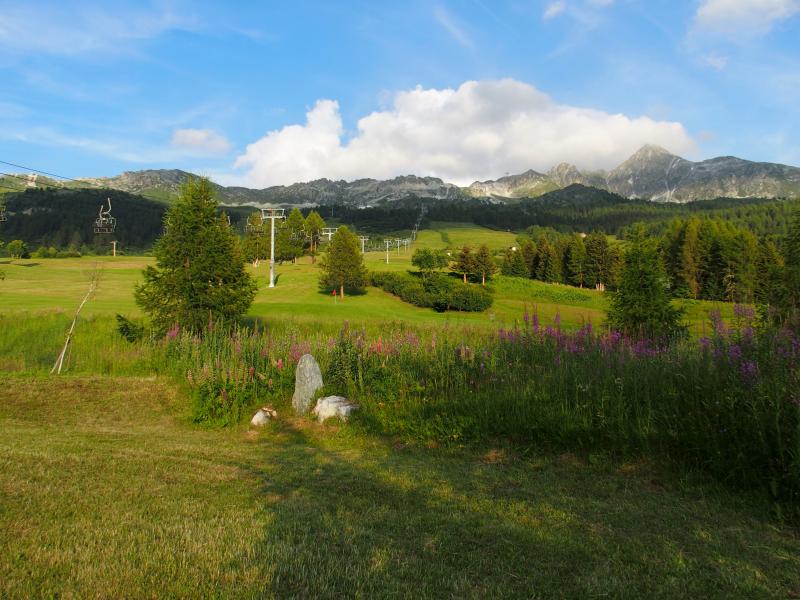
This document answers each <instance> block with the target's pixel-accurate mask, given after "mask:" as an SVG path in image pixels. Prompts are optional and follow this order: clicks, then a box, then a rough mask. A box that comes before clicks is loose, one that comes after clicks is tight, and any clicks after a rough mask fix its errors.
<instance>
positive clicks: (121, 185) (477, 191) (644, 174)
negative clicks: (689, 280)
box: [84, 144, 800, 207]
mask: <svg viewBox="0 0 800 600" xmlns="http://www.w3.org/2000/svg"><path fill="white" fill-rule="evenodd" d="M192 176H194V175H193V174H192V173H189V172H188V171H183V170H180V169H147V170H141V171H125V172H124V173H121V174H120V175H117V176H115V177H100V178H87V179H85V180H84V181H87V182H90V183H91V184H93V185H96V186H104V187H109V188H112V189H118V190H122V191H126V192H131V193H139V194H146V195H150V196H154V197H158V198H161V199H162V200H164V201H168V200H170V199H171V198H172V197H174V196H175V195H176V194H177V192H178V191H179V189H180V186H181V184H182V183H183V182H184V181H185V180H186V179H187V178H188V177H192ZM573 184H580V185H583V186H588V187H594V188H598V189H601V190H605V191H609V192H612V193H614V194H618V195H620V196H623V197H625V198H640V199H645V200H652V201H657V202H692V201H695V200H702V199H710V198H718V197H731V198H744V197H763V198H783V197H795V196H800V168H798V167H793V166H789V165H783V164H779V163H766V162H755V161H748V160H744V159H741V158H738V157H735V156H718V157H715V158H711V159H707V160H703V161H697V162H694V161H690V160H687V159H685V158H682V157H680V156H677V155H674V154H672V153H670V152H669V151H668V150H666V149H664V148H662V147H660V146H655V145H652V144H648V145H645V146H643V147H642V148H640V149H639V150H637V151H636V152H635V153H634V154H632V155H631V156H630V157H629V158H628V159H626V160H625V161H623V162H622V163H620V164H619V165H618V166H617V167H615V168H614V169H611V170H610V171H583V170H581V169H579V168H578V167H576V166H575V165H573V164H571V163H566V162H564V163H560V164H558V165H555V166H553V167H552V168H551V169H549V170H548V171H547V172H546V173H542V172H539V171H536V170H534V169H528V170H527V171H524V172H523V173H519V174H506V175H504V176H502V177H499V178H497V179H494V180H486V181H475V182H474V183H472V184H471V185H469V186H466V187H459V186H457V185H455V184H452V183H448V182H445V181H443V180H442V179H440V178H438V177H421V176H417V175H401V176H398V177H394V178H392V179H387V180H378V179H371V178H363V179H356V180H354V181H349V182H348V181H344V180H338V181H337V180H332V179H327V178H322V179H316V180H314V181H308V182H298V183H293V184H290V185H278V186H271V187H267V188H263V189H252V188H247V187H242V186H222V185H219V184H216V183H215V184H214V187H215V189H216V191H217V193H218V196H219V199H220V201H221V202H222V203H223V204H227V205H242V204H248V205H262V206H267V205H289V206H291V205H300V206H303V205H306V206H310V205H329V204H346V205H351V206H362V207H363V206H376V205H378V206H379V205H384V204H391V203H393V202H397V201H400V200H406V199H416V198H420V199H434V200H458V199H461V198H469V197H478V198H488V199H491V200H492V201H495V202H514V201H518V200H519V199H521V198H537V197H540V196H542V195H544V194H547V193H549V192H553V191H556V190H560V189H564V188H566V187H568V186H571V185H573Z"/></svg>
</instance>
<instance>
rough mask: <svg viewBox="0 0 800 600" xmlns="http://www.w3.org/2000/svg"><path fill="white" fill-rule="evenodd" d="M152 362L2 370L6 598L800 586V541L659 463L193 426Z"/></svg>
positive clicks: (294, 427)
mask: <svg viewBox="0 0 800 600" xmlns="http://www.w3.org/2000/svg"><path fill="white" fill-rule="evenodd" d="M186 407H187V404H186V401H185V399H184V398H182V397H180V395H177V394H176V392H175V390H174V389H173V388H172V387H170V386H169V385H166V384H165V383H164V382H162V381H159V380H154V379H150V378H71V377H67V378H59V379H30V378H20V377H7V376H6V377H3V378H2V380H0V498H2V510H0V596H3V597H11V598H23V597H25V598H27V597H60V598H84V597H89V596H91V597H106V598H111V597H197V598H207V597H225V598H229V597H230V598H233V597H237V598H241V597H266V598H293V597H307V598H310V597H313V598H341V597H362V598H384V597H412V596H413V597H417V598H448V597H458V598H486V597H507V598H519V597H531V596H533V597H568V598H589V597H599V596H604V597H605V596H607V597H629V598H642V597H662V598H743V597H752V598H756V597H758V598H786V597H792V596H793V595H796V594H797V592H798V591H800V541H798V539H797V537H796V536H794V535H792V534H791V532H788V531H783V530H781V529H779V528H776V527H774V526H773V525H770V524H768V523H767V522H766V521H765V520H764V519H763V518H762V517H761V515H760V514H759V513H758V512H754V510H753V509H752V508H748V505H747V504H746V503H740V502H739V501H737V500H735V499H733V498H732V497H730V496H729V495H728V494H727V493H726V492H724V491H721V490H718V489H716V488H713V487H709V486H707V485H703V486H699V487H698V486H696V485H695V484H693V483H688V482H686V481H683V482H681V481H679V480H677V479H675V478H674V477H673V476H671V475H669V473H665V472H664V471H662V470H661V469H659V468H657V467H655V466H653V465H651V464H648V463H645V462H639V461H636V462H623V463H615V462H612V461H608V460H605V459H602V458H600V457H595V458H594V459H592V460H591V461H586V460H584V459H580V458H576V457H575V456H572V455H562V456H558V457H539V456H528V457H523V456H520V455H518V454H516V453H515V452H514V451H513V450H511V449H509V448H506V447H504V446H502V445H501V446H495V447H487V448H482V449H475V450H470V451H466V450H459V451H444V450H436V449H431V450H428V449H420V448H413V447H408V446H403V445H402V444H398V443H395V442H393V441H392V440H382V439H375V438H372V437H369V436H364V435H361V434H359V433H357V432H356V431H354V430H353V429H352V428H349V427H344V428H341V427H339V426H337V425H326V426H320V425H316V424H313V423H311V422H308V421H305V420H302V419H293V418H288V417H287V415H286V414H284V413H283V412H281V414H280V417H279V421H278V422H277V423H276V424H274V425H271V426H269V427H268V428H267V429H265V430H264V431H260V432H259V431H254V430H251V429H250V428H248V427H246V426H242V427H236V428H229V429H223V430H204V429H198V428H197V427H194V426H192V425H190V424H189V423H188V419H187V414H186V410H187V408H186Z"/></svg>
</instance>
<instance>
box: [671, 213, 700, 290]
mask: <svg viewBox="0 0 800 600" xmlns="http://www.w3.org/2000/svg"><path fill="white" fill-rule="evenodd" d="M699 237H700V222H699V221H698V220H697V219H691V220H689V221H688V222H687V223H686V225H685V227H684V228H683V236H682V238H683V239H682V240H681V241H682V243H681V247H680V255H679V257H678V278H677V279H678V281H677V282H676V283H677V285H676V287H677V289H678V290H680V291H685V294H681V295H686V296H688V297H689V298H694V299H697V298H699V297H700V281H699V268H698V264H697V259H698V255H699Z"/></svg>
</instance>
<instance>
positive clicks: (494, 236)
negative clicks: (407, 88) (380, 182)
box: [0, 223, 731, 331]
mask: <svg viewBox="0 0 800 600" xmlns="http://www.w3.org/2000/svg"><path fill="white" fill-rule="evenodd" d="M483 243H486V244H488V245H489V246H490V247H492V248H493V249H501V248H505V247H507V246H509V245H512V244H514V243H515V236H514V234H511V233H505V232H497V231H492V230H489V229H485V228H482V227H477V226H474V225H458V224H455V225H453V224H447V226H446V227H445V226H443V225H440V224H437V223H433V224H432V228H431V229H426V230H423V231H421V232H420V234H419V238H418V241H417V244H416V246H415V247H428V248H442V249H443V248H451V249H455V248H459V247H461V246H463V245H464V244H470V245H472V246H473V247H475V246H477V245H480V244H483ZM365 259H366V263H367V266H368V268H370V269H373V270H383V269H386V270H408V269H412V266H411V250H405V249H402V248H401V249H400V251H399V252H398V251H397V250H396V249H394V250H392V251H391V252H390V253H389V263H388V264H386V254H385V253H384V252H369V253H367V254H366V257H365ZM152 260H153V259H152V258H147V257H125V256H123V257H117V258H111V257H84V258H80V259H34V260H15V261H11V260H8V259H7V260H5V261H2V263H0V269H2V270H3V271H5V274H6V280H5V281H3V283H2V284H0V311H3V312H7V311H14V312H18V311H46V310H53V309H56V310H62V311H73V310H74V308H75V307H76V306H77V304H78V302H79V301H80V299H81V298H82V297H83V295H84V293H85V290H86V288H87V281H88V273H89V272H90V271H93V270H95V269H100V270H101V272H102V279H101V282H100V286H99V288H98V291H97V293H96V295H95V297H94V298H93V300H92V301H91V302H90V303H88V304H87V305H86V308H85V311H86V314H87V315H90V314H114V313H122V314H125V315H136V314H138V309H137V307H136V305H135V303H134V300H133V295H132V290H133V286H134V285H135V283H136V282H137V281H138V280H139V279H140V276H141V275H140V274H141V270H142V269H143V268H144V267H145V266H146V265H148V264H151V263H152ZM268 268H269V267H268V265H267V264H266V263H262V265H261V266H259V268H258V269H256V270H254V274H255V276H256V279H257V282H258V285H259V292H258V295H257V296H256V299H255V302H254V303H253V306H252V307H251V310H250V314H251V315H253V316H258V317H264V318H267V319H280V320H286V319H291V320H296V321H304V322H312V321H323V322H326V323H329V324H331V325H333V326H338V325H340V324H341V323H343V322H345V321H349V322H351V323H359V324H361V323H365V324H380V323H384V322H387V321H402V322H405V323H410V324H417V325H449V326H458V327H461V326H470V327H473V326H476V327H484V328H486V327H491V328H495V327H500V326H508V325H511V324H513V323H514V321H518V320H519V319H520V318H521V316H522V314H523V312H524V311H525V309H526V308H528V309H529V310H534V309H535V310H537V311H538V312H539V314H540V315H541V317H542V318H543V320H545V321H549V320H552V319H553V318H554V317H555V315H556V314H557V313H558V314H560V316H561V320H562V323H563V324H564V326H566V327H577V326H580V325H582V324H584V323H586V322H588V321H591V322H593V323H595V324H598V323H601V322H602V321H603V319H604V315H605V307H606V302H607V301H606V299H605V298H604V297H603V296H602V294H600V293H598V292H595V291H594V290H578V289H575V288H571V287H569V286H561V285H549V284H544V283H541V282H536V281H532V280H531V281H529V280H520V279H513V278H505V277H497V278H496V279H495V281H494V282H493V283H492V286H493V287H494V289H495V291H496V293H495V304H494V306H493V307H492V308H491V309H489V310H488V311H486V312H485V313H453V312H449V313H444V314H438V313H436V312H434V311H432V310H430V309H422V308H417V307H414V306H411V305H409V304H407V303H405V302H402V301H401V300H399V299H397V298H396V297H394V296H392V295H391V294H388V293H386V292H384V291H382V290H380V289H376V288H370V289H369V290H368V293H367V294H365V295H362V296H352V297H348V298H346V299H345V300H344V301H341V300H339V301H337V302H334V299H333V298H332V297H330V296H328V295H326V294H324V293H320V291H319V290H318V287H317V277H318V269H317V267H316V266H315V265H312V264H311V263H310V259H309V258H308V257H304V258H301V259H299V260H298V263H297V264H289V263H286V264H283V265H279V266H277V267H276V272H277V275H278V281H277V287H276V288H274V289H269V288H267V282H268V273H269V271H268ZM687 308H688V311H687V320H688V321H689V322H690V323H691V324H692V327H693V328H694V329H695V331H700V330H701V329H702V327H703V323H704V321H706V320H707V315H708V312H709V311H710V310H711V309H712V308H720V309H721V310H722V312H723V314H725V315H729V314H730V312H731V309H730V306H729V305H726V304H724V303H709V302H692V303H688V304H687Z"/></svg>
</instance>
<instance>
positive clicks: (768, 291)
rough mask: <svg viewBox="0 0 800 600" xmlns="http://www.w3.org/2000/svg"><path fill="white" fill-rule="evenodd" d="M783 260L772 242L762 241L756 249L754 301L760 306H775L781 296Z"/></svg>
mask: <svg viewBox="0 0 800 600" xmlns="http://www.w3.org/2000/svg"><path fill="white" fill-rule="evenodd" d="M784 264H785V263H784V258H783V255H782V254H781V252H780V250H779V249H778V247H777V246H776V245H775V243H774V242H769V241H764V242H762V243H761V244H759V247H758V259H757V261H756V268H757V271H758V278H757V279H756V290H755V299H756V302H757V303H758V304H760V305H762V306H776V305H779V304H780V303H781V299H782V296H783V283H784V281H783V277H784Z"/></svg>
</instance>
